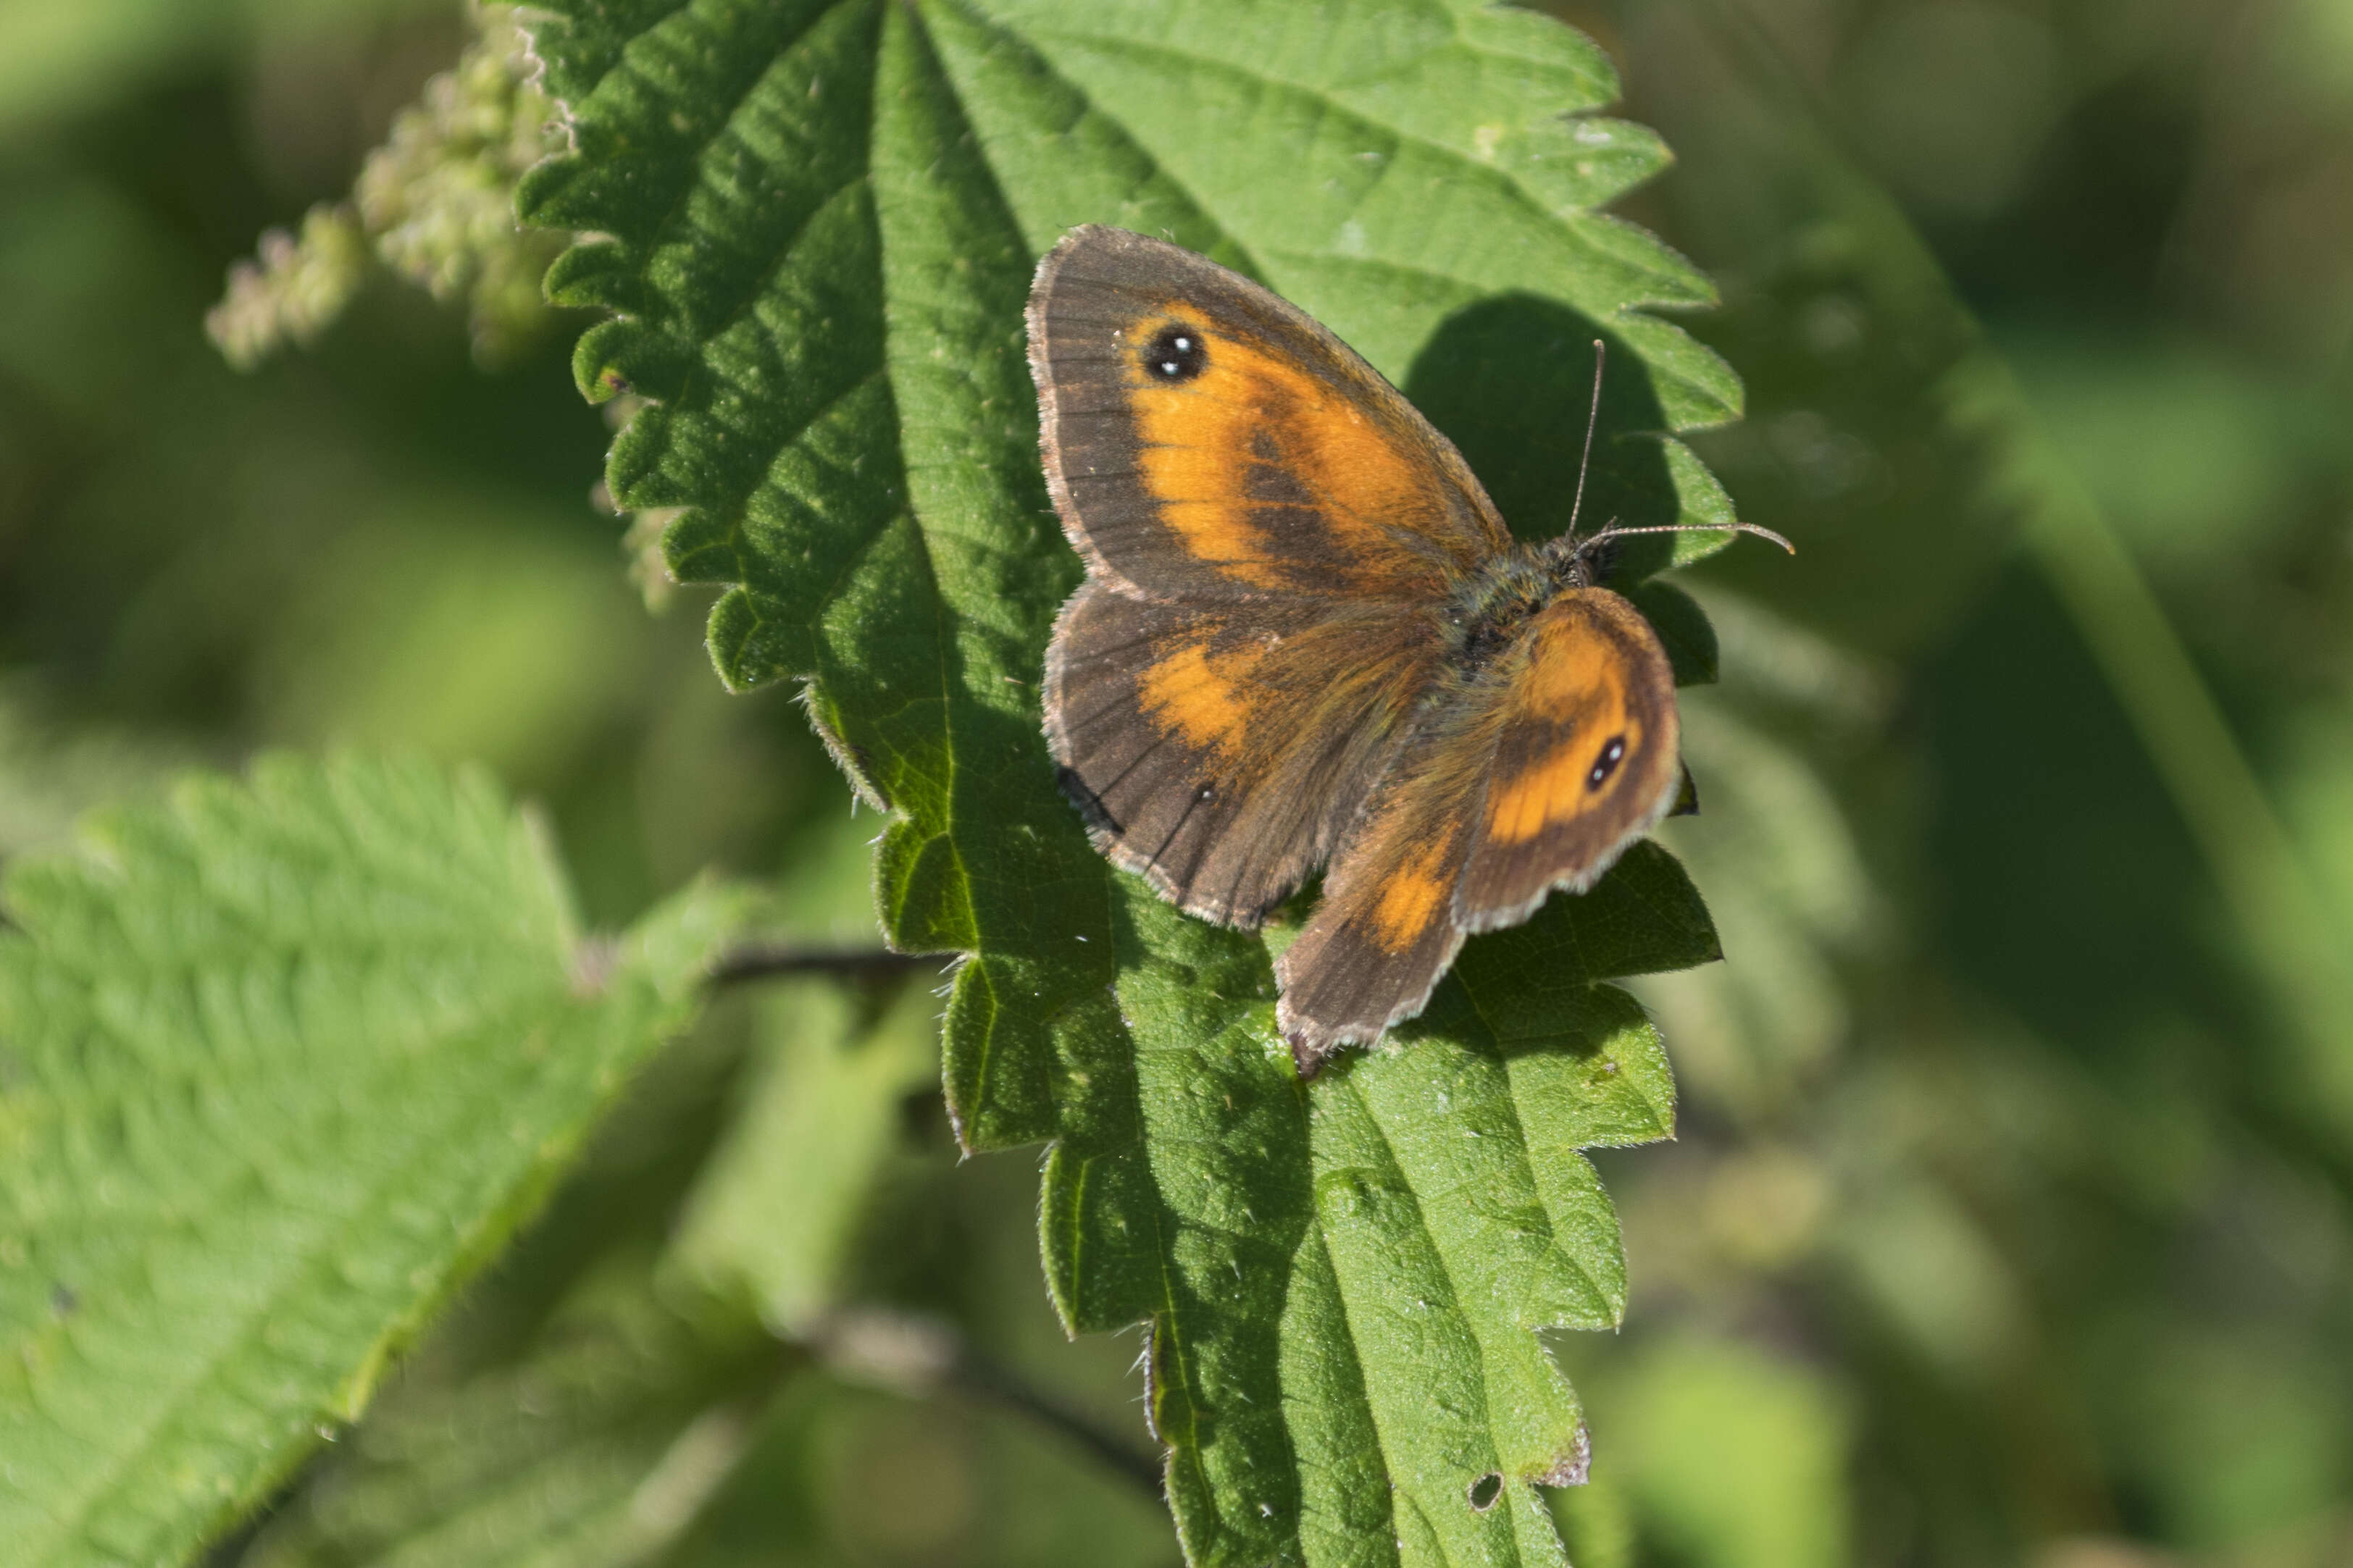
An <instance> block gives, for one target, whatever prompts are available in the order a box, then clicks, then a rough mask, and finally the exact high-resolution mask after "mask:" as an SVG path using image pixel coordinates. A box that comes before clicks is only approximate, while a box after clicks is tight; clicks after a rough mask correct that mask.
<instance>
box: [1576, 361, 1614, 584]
mask: <svg viewBox="0 0 2353 1568" xmlns="http://www.w3.org/2000/svg"><path fill="white" fill-rule="evenodd" d="M1608 355H1609V346H1608V345H1607V344H1605V343H1604V342H1602V341H1601V340H1600V339H1599V338H1596V339H1594V340H1593V406H1592V407H1591V408H1588V410H1586V414H1585V455H1584V456H1583V457H1581V458H1577V499H1576V500H1573V501H1571V502H1570V503H1569V506H1568V539H1569V542H1570V543H1571V544H1572V545H1574V544H1575V543H1576V542H1577V514H1578V513H1580V512H1582V511H1583V510H1585V473H1586V470H1587V469H1588V468H1591V467H1593V427H1594V426H1597V425H1599V424H1600V423H1601V364H1602V361H1603V360H1604V359H1606V358H1607V357H1608ZM1583 553H1584V552H1583V551H1577V554H1583Z"/></svg>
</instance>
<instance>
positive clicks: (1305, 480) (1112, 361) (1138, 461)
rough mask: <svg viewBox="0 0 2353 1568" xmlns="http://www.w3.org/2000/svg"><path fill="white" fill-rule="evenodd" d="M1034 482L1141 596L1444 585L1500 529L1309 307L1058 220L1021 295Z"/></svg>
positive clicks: (1497, 545) (1371, 594)
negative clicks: (1035, 427)
mask: <svg viewBox="0 0 2353 1568" xmlns="http://www.w3.org/2000/svg"><path fill="white" fill-rule="evenodd" d="M1029 359H1030V369H1031V371H1032V373H1033V374H1035V376H1036V378H1037V382H1038V394H1039V416H1040V424H1041V426H1042V429H1041V438H1042V445H1043V447H1044V451H1045V460H1046V478H1047V485H1048V488H1049V489H1050V491H1051V492H1052V495H1053V498H1054V507H1055V510H1056V511H1058V512H1059V513H1060V516H1061V520H1062V526H1063V529H1064V531H1066V532H1067V533H1069V535H1070V537H1071V542H1072V543H1073V544H1074V545H1076V546H1077V547H1078V549H1079V551H1080V552H1081V553H1082V555H1083V556H1084V557H1085V558H1086V561H1087V563H1088V567H1089V570H1090V572H1091V573H1092V574H1094V575H1097V576H1101V577H1107V578H1110V579H1112V580H1113V581H1115V582H1117V583H1120V584H1124V585H1125V586H1126V587H1128V588H1129V589H1131V590H1133V591H1134V592H1135V593H1136V594H1138V595H1141V596H1143V597H1145V598H1155V599H1205V598H1231V597H1235V596H1247V595H1260V594H1271V593H1279V594H1309V595H1317V596H1327V597H1337V598H1345V599H1349V600H1353V601H1358V602H1365V601H1371V600H1391V601H1394V600H1400V599H1403V600H1420V601H1425V602H1427V601H1435V600H1440V599H1443V598H1444V597H1445V596H1446V595H1447V594H1448V592H1449V591H1450V589H1451V586H1452V584H1454V582H1456V581H1457V580H1459V578H1460V577H1461V574H1465V573H1469V572H1472V571H1475V570H1476V569H1477V568H1478V566H1479V565H1480V564H1481V563H1482V562H1484V561H1486V560H1487V559H1488V558H1490V557H1491V556H1493V554H1494V553H1495V552H1497V551H1499V550H1502V549H1504V548H1505V547H1506V545H1507V544H1508V543H1509V539H1508V536H1507V534H1506V532H1505V531H1504V525H1503V522H1502V521H1501V520H1500V519H1499V518H1498V517H1497V516H1496V514H1495V510H1494V508H1493V506H1492V505H1491V504H1489V502H1488V500H1487V499H1486V496H1485V494H1484V492H1482V490H1481V489H1480V488H1479V485H1478V481H1477V480H1476V479H1473V478H1472V475H1471V471H1470V469H1469V468H1467V467H1466V466H1465V465H1464V464H1463V461H1462V458H1461V456H1460V455H1459V454H1458V453H1457V452H1456V451H1455V449H1454V447H1453V444H1452V443H1451V442H1450V441H1448V440H1447V439H1446V437H1443V436H1441V435H1440V434H1439V433H1438V432H1437V431H1436V430H1435V429H1433V428H1431V426H1430V422H1429V421H1428V420H1426V419H1424V418H1423V417H1422V416H1420V415H1419V413H1417V412H1416V411H1415V409H1414V407H1413V405H1411V404H1409V403H1408V402H1407V401H1406V400H1405V398H1404V397H1403V396H1402V395H1399V394H1398V391H1397V389H1396V388H1395V387H1392V386H1391V385H1389V384H1388V382H1387V381H1385V380H1383V379H1382V378H1381V376H1380V374H1379V373H1378V372H1377V371H1375V370H1374V369H1373V368H1372V367H1371V366H1370V365H1368V364H1366V363H1365V362H1364V361H1363V360H1362V359H1361V358H1359V357H1358V356H1357V355H1356V353H1355V351H1353V350H1351V349H1350V348H1349V347H1348V346H1347V345H1346V344H1345V343H1343V342H1340V340H1339V339H1337V338H1335V337H1334V336H1333V335H1332V334H1331V332H1329V331H1326V330H1325V329H1324V327H1323V326H1321V325H1320V324H1318V323H1317V322H1316V321H1314V319H1313V318H1311V317H1309V316H1308V315H1307V314H1306V313H1305V312H1303V311H1302V310H1298V309H1297V308H1295V307H1293V306H1292V305H1290V304H1289V303H1287V302H1285V301H1284V300H1281V299H1279V298H1277V297H1276V296H1275V295H1274V294H1273V293H1271V291H1269V290H1268V289H1264V288H1261V286H1260V285H1258V284H1256V283H1254V282H1251V281H1250V279H1247V278H1244V277H1242V276H1241V275H1240V274H1239V273H1236V272H1232V271H1229V270H1228V269H1227V268H1222V267H1219V266H1218V265H1217V264H1216V263H1214V262H1212V261H1209V260H1208V259H1206V258H1202V257H1199V256H1197V255H1195V254H1194V253H1193V252H1191V251H1189V250H1186V249H1183V248H1182V247H1177V246H1174V245H1169V244H1166V243H1165V242H1163V241H1160V240H1155V239H1149V238H1146V237H1144V236H1142V235H1136V234H1129V233H1126V232H1124V231H1122V230H1119V229H1111V228H1101V227H1094V226H1088V227H1083V228H1079V229H1074V230H1072V231H1071V234H1070V235H1069V236H1068V237H1065V238H1064V239H1063V240H1062V242H1061V243H1060V245H1058V246H1056V247H1054V249H1053V250H1052V251H1051V252H1050V253H1049V254H1048V255H1047V257H1046V258H1045V259H1044V260H1043V261H1041V262H1040V263H1039V268H1038V279H1037V282H1036V284H1035V286H1034V288H1033V289H1031V292H1030V296H1029Z"/></svg>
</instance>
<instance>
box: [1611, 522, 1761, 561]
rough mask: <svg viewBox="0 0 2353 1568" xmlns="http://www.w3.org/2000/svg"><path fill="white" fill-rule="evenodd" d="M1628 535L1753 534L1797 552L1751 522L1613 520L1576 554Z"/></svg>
mask: <svg viewBox="0 0 2353 1568" xmlns="http://www.w3.org/2000/svg"><path fill="white" fill-rule="evenodd" d="M1630 533H1753V534H1755V535H1756V536H1757V538H1759V539H1769V540H1771V541H1772V542H1774V543H1776V544H1778V545H1779V546H1780V547H1781V548H1782V549H1784V550H1786V551H1788V552H1789V553H1790V554H1792V555H1795V554H1796V553H1797V552H1798V547H1797V546H1796V545H1794V544H1792V543H1790V542H1788V540H1786V539H1784V538H1782V537H1781V536H1780V535H1779V534H1778V533H1776V532H1774V531H1772V530H1771V529H1769V528H1764V527H1761V526H1759V525H1758V524H1757V523H1753V522H1662V523H1657V524H1653V525H1648V526H1645V527H1642V528H1620V527H1619V526H1618V524H1617V521H1616V520H1614V519H1613V520H1612V521H1610V523H1609V527H1607V528H1605V529H1603V530H1602V531H1600V532H1599V533H1597V534H1595V535H1594V536H1593V537H1592V538H1590V539H1588V540H1587V541H1586V542H1584V543H1582V544H1580V545H1578V546H1577V554H1579V555H1582V554H1584V553H1585V552H1587V551H1588V550H1591V549H1592V548H1593V547H1594V546H1596V545H1598V544H1600V543H1602V542H1604V541H1606V540H1611V539H1621V538H1623V537H1624V536H1626V535H1627V534H1630Z"/></svg>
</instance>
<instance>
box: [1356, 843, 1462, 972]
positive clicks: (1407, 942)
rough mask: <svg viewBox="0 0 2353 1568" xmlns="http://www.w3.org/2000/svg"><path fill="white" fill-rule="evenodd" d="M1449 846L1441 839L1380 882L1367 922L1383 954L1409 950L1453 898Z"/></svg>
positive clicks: (1453, 869) (1454, 869)
mask: <svg viewBox="0 0 2353 1568" xmlns="http://www.w3.org/2000/svg"><path fill="white" fill-rule="evenodd" d="M1452 847H1453V846H1452V842H1451V839H1448V838H1441V839H1440V840H1438V841H1437V842H1435V843H1432V844H1430V846H1429V847H1426V848H1424V849H1422V850H1420V851H1419V852H1418V853H1417V854H1415V855H1414V856H1413V857H1412V858H1410V859H1409V860H1407V861H1406V863H1405V864H1404V865H1402V866H1399V867H1398V868H1397V869H1396V870H1394V871H1392V872H1390V873H1389V874H1388V876H1387V877H1386V878H1384V879H1382V881H1381V884H1380V893H1379V898H1378V901H1377V902H1376V903H1375V904H1374V906H1373V910H1372V918H1371V923H1372V927H1373V940H1374V941H1375V942H1378V943H1379V944H1380V946H1381V948H1382V949H1383V950H1384V951H1386V952H1409V951H1411V949H1412V948H1413V945H1414V944H1415V943H1416V942H1419V941H1420V940H1421V939H1422V937H1423V936H1424V935H1425V934H1427V933H1428V931H1429V930H1430V922H1431V921H1435V920H1436V919H1437V918H1438V917H1439V914H1440V911H1441V910H1444V909H1445V908H1446V905H1447V900H1450V899H1451V898H1452V897H1453V896H1454V873H1455V871H1456V869H1457V868H1456V866H1455V865H1454V863H1453V862H1454V859H1455V857H1454V856H1453V855H1452V854H1451V849H1452Z"/></svg>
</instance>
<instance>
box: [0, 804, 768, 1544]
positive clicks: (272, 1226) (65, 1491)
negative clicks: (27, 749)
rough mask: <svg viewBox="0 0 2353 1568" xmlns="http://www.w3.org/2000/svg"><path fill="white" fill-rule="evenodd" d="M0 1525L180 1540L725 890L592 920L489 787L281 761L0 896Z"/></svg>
mask: <svg viewBox="0 0 2353 1568" xmlns="http://www.w3.org/2000/svg"><path fill="white" fill-rule="evenodd" d="M0 898H5V906H6V913H7V918H8V922H9V926H8V929H7V930H6V931H5V934H0V1052H5V1058H0V1062H5V1076H0V1542H6V1543H7V1547H6V1552H5V1555H6V1557H7V1559H8V1561H10V1562H11V1563H38V1564H43V1565H45V1568H46V1565H66V1564H82V1563H90V1564H98V1563H106V1564H115V1563H172V1562H179V1561H182V1560H184V1559H185V1558H186V1557H187V1556H188V1554H189V1553H190V1552H193V1551H194V1550H195V1547H196V1546H197V1545H198V1544H199V1543H200V1542H201V1541H202V1540H203V1539H204V1538H205V1536H206V1534H207V1533H209V1532H211V1531H214V1530H216V1529H217V1528H219V1527H220V1526H221V1525H223V1524H225V1523H226V1522H227V1521H229V1520H230V1519H232V1518H234V1517H235V1515H236V1514H237V1511H238V1510H241V1509H243V1508H245V1507H248V1506H250V1504H251V1503H252V1502H253V1501H254V1500H257V1499H258V1497H259V1495H260V1494H261V1493H262V1492H263V1491H264V1490H265V1489H267V1488H268V1487H269V1484H270V1483H271V1482H272V1480H273V1479H276V1478H277V1477H278V1476H280V1475H281V1474H282V1473H283V1472H284V1471H286V1470H287V1468H289V1467H290V1465H291V1464H292V1463H293V1461H294V1460H295V1459H296V1458H299V1457H300V1456H301V1455H302V1454H303V1453H304V1452H306V1451H308V1450H309V1449H310V1448H311V1447H312V1446H313V1445H314V1444H315V1443H316V1442H317V1441H318V1440H319V1438H320V1437H321V1436H326V1435H332V1432H333V1430H334V1429H335V1428H336V1427H337V1426H340V1425H342V1424H343V1423H345V1422H348V1421H350V1420H352V1419H353V1418H354V1417H355V1416H356V1415H358V1413H359V1411H360V1409H361V1408H362V1406H364V1405H365V1404H366V1402H367V1400H368V1397H369V1395H370V1394H371V1393H372V1392H373V1391H374V1389H375V1384H376V1383H377V1381H378V1380H379V1378H380V1377H381V1375H382V1373H383V1372H384V1369H385V1364H386V1362H387V1359H388V1358H389V1356H390V1354H391V1353H392V1352H393V1351H394V1350H396V1348H397V1347H398V1345H399V1344H400V1343H401V1342H403V1341H405V1340H406V1338H408V1337H409V1335H410V1334H411V1333H412V1332H413V1331H414V1329H415V1328H416V1327H417V1324H418V1323H420V1322H421V1321H423V1319H424V1317H425V1316H426V1315H427V1313H428V1312H429V1311H430V1310H432V1309H433V1308H434V1307H435V1306H436V1305H438V1303H439V1302H440V1301H441V1300H444V1299H445V1298H446V1297H447V1296H448V1293H449V1291H450V1290H451V1289H453V1288H454V1287H455V1286H456V1285H457V1284H458V1283H459V1281H460V1280H461V1279H463V1278H464V1277H465V1276H466V1275H467V1274H468V1273H469V1272H470V1270H471V1269H472V1268H473V1267H474V1266H476V1265H478V1264H479V1263H480V1261H481V1260H482V1259H483V1258H486V1257H487V1256H488V1255H489V1254H490V1253H491V1251H493V1250H495V1249H496V1248H497V1247H499V1246H500V1245H501V1244H502V1243H503V1242H504V1241H505V1240H506V1238H507V1237H509V1236H510V1235H511V1234H512V1231H513V1229H514V1227H515V1226H517V1225H518V1224H519V1223H520V1222H521V1220H522V1217H523V1216H524V1215H526V1214H527V1213H528V1212H530V1210H531V1209H532V1207H533V1205H534V1204H535V1202H536V1200H537V1198H538V1197H539V1196H540V1194H542V1192H543V1189H544V1187H545V1184H546V1183H547V1181H548V1180H549V1178H550V1177H551V1176H552V1175H553V1173H554V1172H555V1171H557V1170H558V1169H560V1168H561V1166H562V1165H563V1164H564V1163H565V1161H566V1159H567V1157H568V1155H569V1154H570V1152H572V1150H573V1149H574V1148H575V1146H576V1144H577V1142H578V1141H579V1139H580V1138H581V1136H582V1134H583V1133H584V1131H586V1128H587V1127H588V1125H589V1124H590V1122H591V1121H593V1120H594V1119H595V1117H596V1114H597V1112H598V1111H599V1110H601V1109H602V1108H603V1107H604V1106H605V1105H606V1104H607V1103H608V1102H609V1100H611V1099H612V1097H613V1095H614V1094H615V1092H616V1091H617V1089H618V1088H619V1086H620V1085H621V1083H622V1081H623V1080H624V1079H625V1077H626V1075H627V1074H628V1071H629V1070H630V1068H633V1067H634V1066H635V1065H637V1064H638V1062H640V1061H642V1060H643V1059H644V1058H645V1057H646V1056H647V1055H648V1054H649V1052H650V1051H651V1050H652V1049H653V1047H655V1046H656V1045H657V1044H658V1043H659V1041H660V1040H661V1039H662V1038H663V1037H665V1036H667V1035H669V1034H670V1033H671V1032H673V1031H674V1030H675V1029H676V1028H678V1027H679V1026H681V1024H682V1023H683V1022H684V1020H685V1018H686V1017H687V1016H688V1015H689V1013H690V1011H691V1005H692V1001H693V996H694V993H695V984H696V982H697V981H698V979H699V978H700V976H701V974H702V971H703V968H704V967H705V965H706V964H707V963H708V960H709V957H710V954H711V952H712V947H713V945H714V943H715V942H717V941H718V940H720V939H721V938H722V937H723V936H724V935H725V934H726V931H727V930H728V929H729V927H730V925H731V923H732V921H733V918H734V916H733V910H734V906H735V904H736V901H737V900H735V899H734V898H733V897H731V896H729V895H726V894H724V893H721V892H718V891H717V890H715V889H698V890H696V891H692V892H690V893H688V894H686V895H684V896H683V897H681V898H680V899H678V900H674V901H673V902H672V903H671V904H670V905H669V906H668V907H666V908H664V909H662V910H657V911H656V912H655V913H654V914H652V915H651V916H649V917H648V919H647V920H646V921H645V922H644V923H642V924H641V925H640V926H639V927H638V928H637V930H636V931H633V932H632V933H631V934H630V935H629V936H628V938H627V939H626V940H624V941H622V942H618V943H617V944H615V943H604V942H584V941H583V940H582V938H581V937H580V935H579V933H578V932H577V931H575V929H574V923H573V917H572V914H571V910H570V904H569V897H568V894H567V893H566V891H565V887H564V883H563V879H562V877H561V875H560V873H559V871H558V868H556V866H555V865H554V862H553V860H552V858H551V857H550V856H549V854H548V852H547V849H546V847H545V846H544V844H543V842H542V841H541V839H540V837H539V836H538V835H537V834H536V833H534V832H533V831H532V830H531V828H530V826H529V825H528V824H527V823H526V822H524V821H523V820H522V819H520V818H519V817H518V816H516V814H515V812H514V811H513V809H512V807H511V806H510V805H508V803H507V802H506V800H505V799H504V798H503V797H502V796H501V795H500V794H499V793H498V792H497V790H496V789H494V788H493V787H492V786H491V784H489V783H488V782H487V781H486V780H485V779H483V778H481V777H480V776H479V775H471V774H469V775H464V776H461V777H459V778H458V779H456V780H455V781H452V780H451V779H448V778H447V777H445V776H444V775H442V774H441V773H438V772H437V771H434V770H432V769H429V768H426V767H422V766H412V767H399V766H383V765H376V764H371V763H360V762H350V761H346V762H341V763H333V764H331V765H326V766H318V765H313V764H310V763H295V762H290V761H280V762H272V763H264V764H263V765H261V766H260V767H259V768H258V769H257V770H256V771H255V773H254V774H253V776H252V778H251V779H250V781H248V782H244V783H235V782H230V781H227V780H219V779H205V780H198V781H195V782H192V783H190V784H186V785H185V786H184V787H182V788H181V789H180V791H179V792H178V793H177V795H175V796H174V799H173V800H172V802H171V804H170V805H168V806H164V807H153V808H148V809H143V810H140V811H135V812H126V813H124V814H122V815H121V816H116V817H113V818H111V819H104V820H102V821H101V822H100V824H98V825H97V826H91V827H89V828H87V829H86V830H85V832H84V835H83V837H82V840H81V844H80V847H79V852H78V853H75V854H72V855H67V856H60V857H58V858H49V859H41V860H34V861H28V862H22V863H19V864H18V865H16V867H14V868H12V869H11V870H10V872H9V874H8V876H7V879H6V881H5V888H0Z"/></svg>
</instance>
